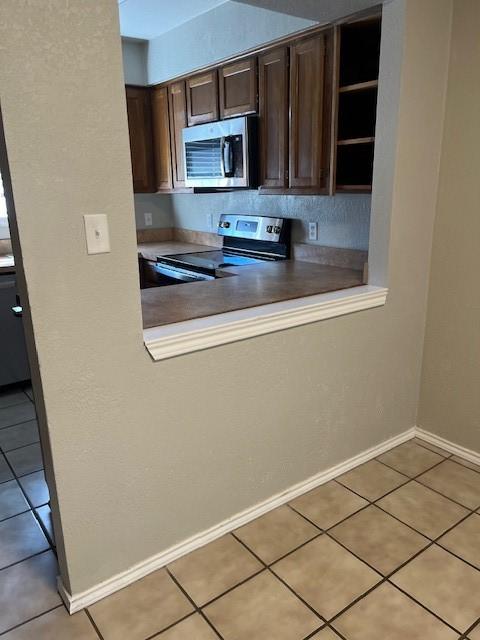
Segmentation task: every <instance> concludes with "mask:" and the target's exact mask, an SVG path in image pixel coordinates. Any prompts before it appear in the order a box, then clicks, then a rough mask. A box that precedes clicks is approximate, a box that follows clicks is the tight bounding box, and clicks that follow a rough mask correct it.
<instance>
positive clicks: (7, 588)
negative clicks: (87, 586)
mask: <svg viewBox="0 0 480 640" xmlns="http://www.w3.org/2000/svg"><path fill="white" fill-rule="evenodd" d="M0 576H1V580H0V612H1V615H0V633H2V631H6V630H7V629H11V628H12V627H14V626H16V625H18V624H21V623H22V622H26V621H27V620H29V619H30V618H33V617H34V616H38V615H40V614H41V613H45V611H48V610H49V609H52V608H53V607H56V606H57V605H59V604H61V600H60V596H59V595H58V593H57V561H56V559H55V556H54V555H53V553H52V552H51V551H47V552H46V553H42V554H41V555H39V556H35V557H34V558H30V559H29V560H24V561H23V562H20V563H19V564H15V565H13V567H9V568H8V569H3V570H2V572H1V573H0Z"/></svg>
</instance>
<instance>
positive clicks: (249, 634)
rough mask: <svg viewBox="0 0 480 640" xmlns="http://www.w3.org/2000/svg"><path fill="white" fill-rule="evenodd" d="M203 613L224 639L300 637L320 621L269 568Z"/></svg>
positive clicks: (295, 639) (285, 639)
mask: <svg viewBox="0 0 480 640" xmlns="http://www.w3.org/2000/svg"><path fill="white" fill-rule="evenodd" d="M204 613H205V614H206V616H207V617H208V619H209V620H210V621H211V622H212V624H213V625H214V626H215V628H216V629H217V630H218V631H219V632H220V634H221V635H222V637H223V638H224V639H225V640H266V639H267V638H269V639H270V638H272V639H275V640H301V639H303V638H304V637H305V636H307V635H309V634H310V633H312V631H315V629H317V628H318V627H320V626H321V624H322V621H321V620H320V618H318V617H317V616H316V615H315V614H314V613H312V611H310V609H308V608H307V607H306V606H305V605H304V604H303V603H302V602H301V601H300V600H299V599H298V598H296V597H295V596H294V595H293V593H292V592H291V591H289V590H288V589H287V587H285V586H284V585H283V584H282V583H281V582H279V581H278V580H277V579H276V578H275V577H274V576H272V574H271V573H270V572H269V571H264V572H263V573H261V574H260V575H258V576H255V577H254V578H252V579H251V580H248V581H247V582H245V583H244V584H242V585H240V586H239V587H237V588H236V589H233V591H230V592H229V593H227V594H226V595H224V596H223V597H222V598H219V599H218V600H216V601H215V602H213V603H212V604H210V605H209V606H208V607H206V608H205V609H204ZM192 640H193V639H192Z"/></svg>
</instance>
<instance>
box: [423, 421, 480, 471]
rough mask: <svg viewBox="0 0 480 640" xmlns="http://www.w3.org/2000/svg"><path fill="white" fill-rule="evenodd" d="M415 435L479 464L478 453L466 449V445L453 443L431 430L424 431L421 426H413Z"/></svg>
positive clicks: (479, 457) (479, 455) (479, 454)
mask: <svg viewBox="0 0 480 640" xmlns="http://www.w3.org/2000/svg"><path fill="white" fill-rule="evenodd" d="M415 435H416V436H417V437H418V438H421V439H422V440H426V441H427V442H430V444H435V445H436V446H437V447H440V448H441V449H445V450H446V451H449V452H450V453H453V454H454V455H456V456H460V458H465V460H468V461H469V462H473V464H478V465H479V466H480V453H477V452H476V451H472V449H467V448H466V447H462V446H460V445H459V444H455V443H454V442H451V441H450V440H446V439H445V438H441V437H440V436H437V435H436V434H435V433H432V432H431V431H426V430H425V429H422V428H421V427H415Z"/></svg>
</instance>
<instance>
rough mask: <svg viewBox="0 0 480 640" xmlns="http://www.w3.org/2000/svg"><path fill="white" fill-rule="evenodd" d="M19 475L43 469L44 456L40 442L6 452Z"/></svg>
mask: <svg viewBox="0 0 480 640" xmlns="http://www.w3.org/2000/svg"><path fill="white" fill-rule="evenodd" d="M5 456H6V458H7V459H8V461H9V463H10V464H11V465H12V468H13V470H14V471H15V473H16V474H17V476H24V475H26V474H28V473H33V472H34V471H39V470H40V469H43V458H42V451H41V448H40V443H38V442H37V443H36V444H29V445H27V446H26V447H22V448H21V449H14V450H13V451H8V452H7V453H5Z"/></svg>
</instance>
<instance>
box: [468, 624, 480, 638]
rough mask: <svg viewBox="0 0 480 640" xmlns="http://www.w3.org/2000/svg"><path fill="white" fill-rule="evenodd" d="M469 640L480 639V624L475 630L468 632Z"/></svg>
mask: <svg viewBox="0 0 480 640" xmlns="http://www.w3.org/2000/svg"><path fill="white" fill-rule="evenodd" d="M468 638H469V640H480V624H478V625H477V626H476V627H475V629H473V631H470V633H469V634H468Z"/></svg>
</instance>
